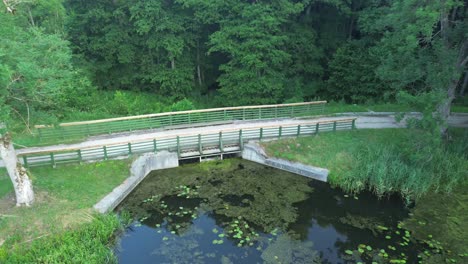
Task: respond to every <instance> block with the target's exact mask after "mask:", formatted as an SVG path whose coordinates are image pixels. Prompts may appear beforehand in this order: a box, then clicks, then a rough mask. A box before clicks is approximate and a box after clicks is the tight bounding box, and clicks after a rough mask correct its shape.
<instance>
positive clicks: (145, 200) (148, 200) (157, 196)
mask: <svg viewBox="0 0 468 264" xmlns="http://www.w3.org/2000/svg"><path fill="white" fill-rule="evenodd" d="M158 198H159V195H153V196H151V197H150V198H147V199H144V200H143V201H142V202H143V203H151V202H153V201H154V200H155V199H158Z"/></svg>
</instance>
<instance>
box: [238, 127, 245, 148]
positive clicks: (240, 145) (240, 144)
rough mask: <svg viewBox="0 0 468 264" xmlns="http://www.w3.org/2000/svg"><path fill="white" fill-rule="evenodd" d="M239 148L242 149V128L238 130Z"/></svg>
mask: <svg viewBox="0 0 468 264" xmlns="http://www.w3.org/2000/svg"><path fill="white" fill-rule="evenodd" d="M239 149H240V150H243V149H244V139H243V138H242V129H241V130H239Z"/></svg>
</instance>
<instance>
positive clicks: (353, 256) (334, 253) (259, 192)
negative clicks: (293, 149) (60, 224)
mask: <svg viewBox="0 0 468 264" xmlns="http://www.w3.org/2000/svg"><path fill="white" fill-rule="evenodd" d="M118 210H126V211H129V212H130V213H131V215H132V216H134V217H135V219H136V220H137V221H135V223H134V224H133V225H132V226H131V227H130V228H129V229H128V230H127V231H126V232H125V234H123V235H122V237H121V239H120V244H119V246H118V247H117V249H116V254H117V256H118V258H119V262H120V263H320V262H322V263H347V261H349V262H350V263H352V262H356V261H369V262H371V261H374V260H385V259H389V258H390V257H391V255H392V253H391V252H388V253H387V251H389V250H388V248H389V245H393V244H397V243H399V241H400V240H398V239H397V238H396V237H395V236H394V237H390V238H388V234H389V233H391V232H393V230H392V229H390V228H389V227H396V226H397V225H398V222H399V221H401V220H402V219H403V218H404V217H406V215H407V212H406V211H405V210H404V208H403V206H402V204H401V202H400V201H399V200H398V199H385V200H382V201H378V200H377V199H376V198H375V197H374V196H372V195H370V194H360V195H359V197H354V196H348V195H345V194H344V193H342V192H341V191H339V190H336V189H332V188H330V186H329V185H328V184H325V183H321V182H317V181H313V180H310V179H307V178H305V177H302V176H297V175H294V174H290V173H286V172H282V171H278V170H276V169H272V168H268V167H264V166H261V165H258V164H254V163H251V162H247V161H243V160H239V159H230V160H226V161H223V162H214V163H213V162H212V163H203V164H190V165H185V166H182V167H179V168H176V169H171V170H164V171H157V172H153V173H152V174H151V175H149V176H148V177H147V178H146V179H145V181H143V182H142V183H141V184H140V186H139V187H138V188H137V189H136V190H135V191H134V192H133V193H132V194H131V195H129V197H128V198H127V199H126V200H125V201H124V202H123V203H122V204H121V206H120V207H119V208H118ZM385 237H387V239H386V238H385ZM382 249H384V251H383V252H382ZM412 249H414V245H413V244H411V243H407V245H405V248H400V250H399V251H398V253H400V252H401V251H405V252H406V254H405V258H406V259H407V260H409V259H414V258H416V255H415V254H416V253H415V251H414V252H413V253H411V252H412ZM385 250H387V251H385ZM395 254H396V253H395ZM399 257H401V254H400V256H399Z"/></svg>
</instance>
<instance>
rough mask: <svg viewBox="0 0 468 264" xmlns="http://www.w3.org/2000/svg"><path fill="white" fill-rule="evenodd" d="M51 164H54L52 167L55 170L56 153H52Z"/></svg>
mask: <svg viewBox="0 0 468 264" xmlns="http://www.w3.org/2000/svg"><path fill="white" fill-rule="evenodd" d="M50 163H51V164H52V167H54V168H55V158H54V153H53V152H51V153H50Z"/></svg>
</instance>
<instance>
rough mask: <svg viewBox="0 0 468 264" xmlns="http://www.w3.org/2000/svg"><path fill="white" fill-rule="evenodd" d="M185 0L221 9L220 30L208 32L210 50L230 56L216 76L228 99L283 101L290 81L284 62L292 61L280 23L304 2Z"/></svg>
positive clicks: (196, 5)
mask: <svg viewBox="0 0 468 264" xmlns="http://www.w3.org/2000/svg"><path fill="white" fill-rule="evenodd" d="M187 2H190V3H191V4H192V5H193V7H194V8H195V9H196V10H198V9H200V8H203V9H206V8H210V9H211V10H213V12H215V10H216V12H220V13H221V14H222V16H221V17H219V18H218V19H219V20H218V21H216V22H217V23H218V24H219V25H220V30H218V31H216V32H214V33H213V34H212V35H211V36H210V42H209V43H210V46H211V47H210V49H209V52H211V53H215V52H221V53H224V54H226V55H227V56H228V57H229V61H228V62H227V63H226V64H223V65H221V66H220V70H221V71H222V72H223V73H222V75H221V76H220V77H219V79H218V81H219V83H220V86H221V89H220V92H221V94H222V96H224V98H226V99H227V102H228V103H229V104H231V105H232V104H240V105H246V104H259V103H260V104H266V103H276V102H278V101H280V98H281V97H282V95H283V93H284V89H285V83H286V79H285V75H284V73H283V72H282V66H283V64H285V63H288V62H289V60H290V55H289V54H288V53H287V52H285V51H284V50H283V49H282V46H283V45H284V44H285V43H286V41H287V38H286V35H285V34H284V33H283V32H281V26H282V24H283V23H284V22H285V21H286V19H287V18H288V17H289V16H291V15H293V14H297V13H299V12H300V11H301V10H302V9H303V6H302V5H301V4H294V3H292V2H290V1H286V0H282V1H278V2H277V3H269V4H267V3H262V2H256V3H254V4H252V3H245V2H242V1H236V2H234V3H233V5H234V6H229V5H226V4H225V3H219V4H205V3H201V2H204V1H187ZM201 12H205V11H204V10H203V11H201ZM238 17H242V19H236V18H238Z"/></svg>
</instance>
